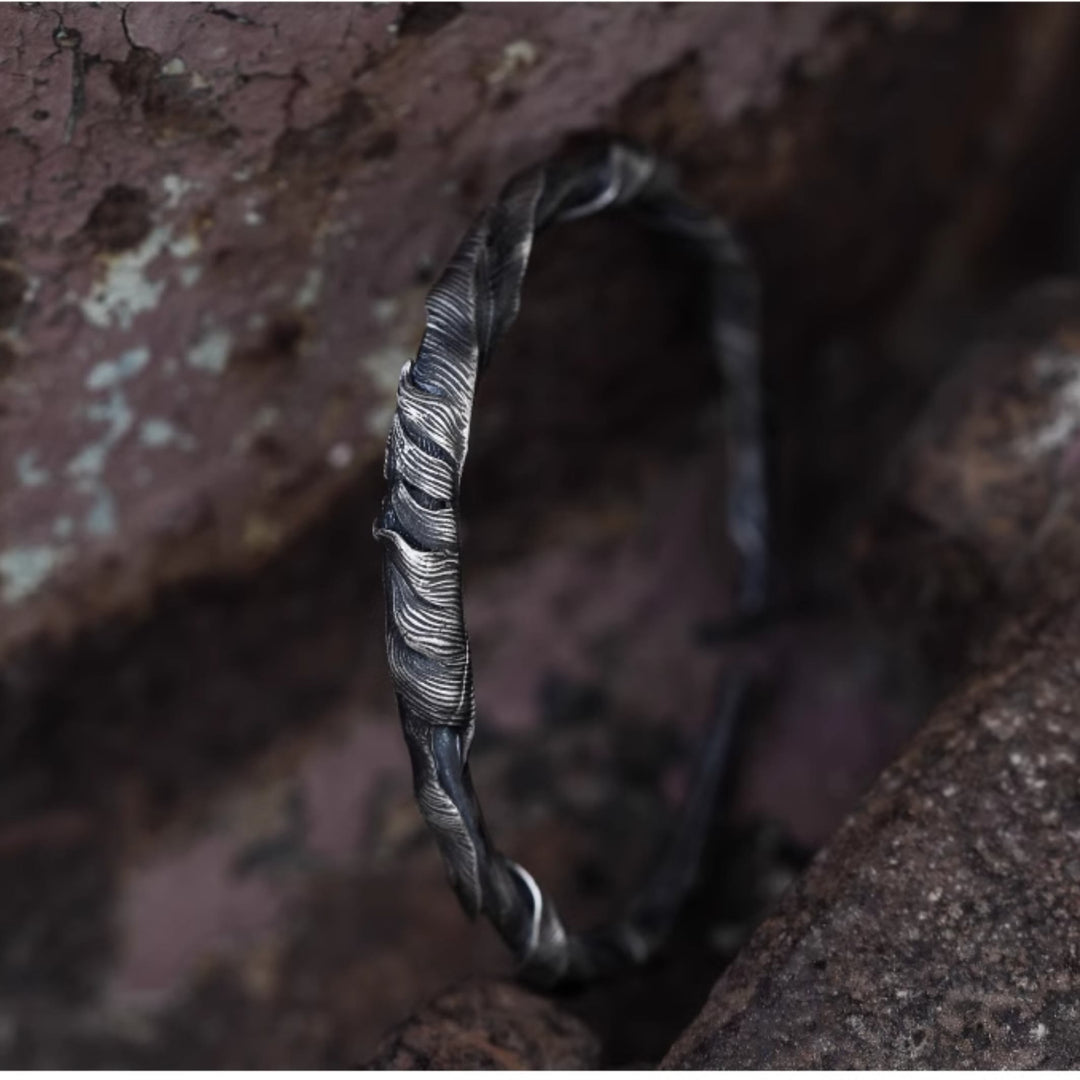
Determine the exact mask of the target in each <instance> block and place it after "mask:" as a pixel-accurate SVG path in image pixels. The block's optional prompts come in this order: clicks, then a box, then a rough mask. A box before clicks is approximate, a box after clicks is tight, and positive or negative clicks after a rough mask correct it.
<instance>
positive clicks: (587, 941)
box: [375, 141, 768, 985]
mask: <svg viewBox="0 0 1080 1080" xmlns="http://www.w3.org/2000/svg"><path fill="white" fill-rule="evenodd" d="M614 207H626V208H628V209H629V210H631V211H632V212H633V213H634V215H635V216H636V217H638V218H639V219H640V220H641V221H642V222H643V223H644V224H645V225H646V226H648V227H650V228H653V229H657V230H660V231H662V232H664V233H667V234H669V235H673V236H675V237H677V238H679V239H681V240H682V241H684V242H685V243H686V244H688V245H689V246H691V247H692V248H693V249H694V251H695V253H696V254H697V256H698V257H699V258H700V259H702V261H703V263H704V264H705V265H706V266H707V268H708V270H707V273H706V274H705V275H704V280H703V288H706V289H707V290H708V293H709V301H710V305H711V312H712V320H711V333H712V337H713V345H714V348H715V350H716V352H717V354H718V358H719V361H720V363H721V366H722V370H723V373H724V376H725V381H726V384H727V386H726V398H725V401H726V403H727V405H726V416H727V428H728V444H729V466H728V471H729V483H728V494H727V521H728V530H729V534H730V537H731V540H732V542H733V544H734V546H735V548H736V549H737V551H738V553H739V557H740V560H739V561H740V569H739V577H738V581H739V585H738V588H737V596H736V598H735V611H736V614H737V615H741V616H753V615H755V614H758V613H759V612H760V610H761V608H762V606H763V604H764V601H765V592H766V584H767V566H768V559H767V543H766V525H767V500H766V496H765V470H764V453H763V449H762V434H761V398H760V394H761V391H760V372H759V367H760V354H759V339H758V307H759V303H758V289H757V282H756V278H755V276H754V274H753V272H752V271H751V268H750V266H749V263H748V261H747V259H746V257H745V256H744V254H743V251H742V249H741V248H740V246H739V245H738V243H737V242H736V241H735V239H734V237H733V235H732V233H731V231H730V230H729V229H728V228H727V226H725V225H724V224H723V223H722V222H720V221H718V220H717V219H716V218H714V217H712V216H710V215H709V214H707V213H704V212H703V211H701V210H699V209H697V208H695V207H694V206H693V205H692V204H691V203H690V202H688V201H687V200H686V199H684V198H683V197H682V195H681V194H680V193H679V191H678V188H677V186H676V184H675V182H674V179H673V177H672V175H671V173H670V171H669V170H668V169H666V168H665V167H663V166H662V165H661V164H660V163H659V162H658V161H657V160H656V159H655V158H653V157H651V156H650V155H649V154H647V153H644V152H642V151H641V150H639V149H636V148H634V147H632V146H630V145H628V144H626V143H623V142H618V141H613V142H609V143H605V144H602V145H595V146H592V147H590V148H589V149H588V150H585V151H579V152H576V153H573V154H569V155H564V156H561V157H557V158H555V159H553V160H552V161H549V162H548V163H546V164H544V165H541V166H538V167H536V168H533V169H529V170H527V171H525V172H523V173H520V174H519V175H517V176H515V177H514V178H513V179H512V180H511V181H510V182H509V183H508V184H507V185H506V187H505V188H504V189H503V191H502V193H501V194H500V196H499V198H498V199H497V201H496V202H495V203H494V205H493V206H491V207H490V208H489V209H488V210H487V211H486V212H485V213H484V214H483V215H481V217H480V218H479V219H478V220H477V221H476V223H475V224H474V225H473V226H472V228H471V229H470V230H469V232H468V234H467V235H466V236H465V238H464V240H463V241H462V242H461V245H460V246H459V247H458V249H457V251H456V252H455V254H454V256H453V258H452V259H451V260H450V264H449V266H448V267H447V268H446V270H445V271H444V273H443V275H442V277H441V278H440V279H439V281H438V282H437V284H436V285H435V286H434V288H433V289H432V290H431V293H430V295H429V297H428V301H427V325H426V329H425V333H424V337H423V340H422V342H421V344H420V348H419V351H418V353H417V355H416V358H415V359H414V360H412V361H411V362H410V363H408V364H406V365H405V367H404V369H403V370H402V373H401V381H400V384H399V386H398V403H397V410H396V412H395V414H394V418H393V424H392V427H391V430H390V436H389V440H388V444H387V450H386V469H385V475H386V480H387V484H388V487H389V491H388V494H387V495H386V497H385V499H384V501H383V505H382V510H381V512H380V515H379V519H378V521H377V522H376V525H375V536H376V537H377V538H378V539H379V540H380V541H382V543H383V546H384V551H385V560H384V588H385V594H386V648H387V655H388V658H389V663H390V671H391V675H392V677H393V681H394V686H395V689H396V692H397V700H398V707H399V710H400V714H401V723H402V727H403V729H404V733H405V739H406V742H407V744H408V748H409V754H410V756H411V759H412V766H413V772H414V779H415V786H416V795H417V800H418V802H419V805H420V809H421V811H422V812H423V815H424V817H425V819H426V820H427V823H428V825H429V826H430V828H431V829H432V831H433V832H434V834H435V838H436V840H437V841H438V845H439V848H440V850H441V853H442V857H443V859H444V861H445V864H446V867H447V870H448V873H449V877H450V880H451V882H452V884H453V886H454V888H455V889H456V890H457V893H458V896H459V897H460V899H461V902H462V904H463V905H464V907H465V909H466V911H468V912H469V914H470V915H476V914H477V913H479V912H483V913H485V914H486V915H487V916H488V917H489V918H490V919H491V921H492V922H493V923H494V925H495V927H496V928H497V929H498V931H499V933H500V934H501V935H502V937H503V938H504V940H505V941H506V942H507V944H508V945H509V946H510V948H511V949H512V950H513V951H514V953H515V955H516V956H517V958H518V960H519V961H520V964H521V973H522V975H523V977H525V978H527V979H529V980H531V981H534V982H537V983H541V984H544V985H552V984H554V983H557V982H561V981H578V980H588V979H593V978H597V977H600V976H602V975H606V974H609V973H611V972H613V971H615V970H617V969H618V968H620V967H622V966H624V965H627V964H631V963H637V962H641V961H642V960H644V959H646V958H647V957H648V956H650V955H651V954H652V953H653V952H654V951H655V950H656V948H657V947H658V946H659V945H660V944H661V942H662V941H663V940H664V938H665V936H666V935H667V933H668V931H669V929H670V927H671V925H672V923H673V922H674V919H675V917H676V914H677V912H678V909H679V906H680V905H681V903H682V901H683V899H684V897H685V894H686V893H687V891H688V890H689V888H690V885H691V884H692V882H693V879H694V875H695V872H696V867H697V862H698V860H699V858H700V852H701V848H702V845H703V841H704V837H705V831H706V826H707V823H708V819H709V812H710V809H711V806H712V802H713V798H714V795H715V789H716V783H717V777H718V774H719V772H720V769H721V766H722V764H723V761H724V760H725V758H726V754H727V747H728V744H729V740H730V734H731V731H732V727H733V724H734V721H735V717H736V715H737V713H738V711H739V709H740V706H741V702H742V699H743V697H744V693H745V680H744V679H743V678H742V677H741V676H740V675H738V674H737V673H736V674H734V675H731V676H730V677H729V678H728V679H727V680H726V681H725V683H724V684H723V687H722V692H721V695H720V700H719V702H718V704H717V714H716V716H715V717H714V718H713V722H712V727H711V730H710V734H709V736H708V738H707V742H706V748H705V752H704V753H703V754H702V755H701V756H700V758H699V764H698V766H697V773H696V779H695V782H694V783H693V784H692V788H691V793H690V796H689V797H688V799H687V801H686V804H685V805H684V807H683V809H682V812H681V815H680V818H679V820H678V822H677V824H676V827H675V829H674V832H673V834H672V839H671V842H670V843H669V844H668V845H667V847H666V848H665V849H664V851H663V852H662V853H661V857H660V858H659V860H658V861H657V863H656V865H655V866H654V868H653V870H652V872H651V874H650V876H649V878H648V879H647V881H646V883H645V885H644V887H643V888H642V890H641V891H640V893H639V894H638V895H637V897H636V898H635V900H634V902H633V903H632V904H631V905H630V907H629V908H628V910H627V912H626V914H625V916H624V917H623V918H622V919H620V920H619V921H617V922H616V923H614V924H612V925H611V926H609V927H606V928H603V929H601V930H597V931H592V932H589V933H587V934H569V933H568V932H567V931H566V930H565V929H564V927H563V924H562V922H561V921H560V919H559V916H558V914H557V913H556V911H555V909H554V907H553V906H552V904H551V902H550V900H548V898H547V897H546V896H545V895H544V893H543V892H542V891H541V890H540V888H539V887H538V885H537V884H536V882H535V881H534V880H533V878H532V877H531V876H530V875H529V874H528V872H527V871H526V870H524V869H523V868H522V867H520V866H518V865H517V864H516V863H515V862H513V861H511V860H510V859H508V858H507V857H506V856H504V855H503V854H501V853H500V852H499V851H497V850H496V849H495V847H494V846H493V844H492V842H491V840H490V838H489V836H488V832H487V829H486V827H485V824H484V820H483V816H482V814H481V812H480V805H479V802H478V800H477V797H476V794H475V792H474V790H473V785H472V781H471V779H470V775H469V764H468V762H469V747H470V744H471V742H472V737H473V732H474V728H475V722H476V706H475V701H474V694H473V678H472V665H471V662H470V656H469V639H468V635H467V633H466V630H465V621H464V614H463V610H462V596H461V566H460V558H461V554H460V545H459V542H458V524H457V511H458V491H459V487H460V481H461V473H462V468H463V466H464V463H465V455H466V451H467V449H468V443H469V427H470V421H471V416H472V407H473V393H474V389H475V386H476V380H477V377H478V375H479V373H480V372H481V371H483V370H484V368H485V366H486V364H487V363H488V361H489V360H490V359H491V355H492V352H493V350H494V348H495V345H496V343H497V342H498V340H499V338H500V337H501V336H502V335H503V333H505V331H506V330H507V328H508V327H509V326H510V324H511V323H512V322H513V320H514V318H515V316H516V315H517V312H518V308H519V305H520V299H521V289H522V282H523V278H524V275H525V269H526V266H527V264H528V260H529V254H530V251H531V248H532V244H533V239H534V238H535V236H536V234H537V233H538V232H539V231H540V230H541V229H543V228H545V227H547V226H548V225H553V224H555V223H557V222H562V221H571V220H573V219H575V218H581V217H586V216H588V215H590V214H595V213H598V212H600V211H602V210H606V209H609V208H614Z"/></svg>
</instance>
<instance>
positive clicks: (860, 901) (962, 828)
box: [665, 283, 1080, 1069]
mask: <svg viewBox="0 0 1080 1080" xmlns="http://www.w3.org/2000/svg"><path fill="white" fill-rule="evenodd" d="M1078 319H1080V291H1078V287H1077V286H1076V285H1075V284H1068V283H1059V284H1057V285H1054V286H1050V287H1045V288H1041V289H1039V290H1037V291H1035V292H1033V293H1031V294H1029V295H1028V296H1027V297H1026V298H1025V299H1024V301H1023V302H1021V303H1019V304H1017V305H1016V306H1015V307H1014V308H1013V309H1012V310H1011V311H1010V312H1009V313H1008V314H1007V315H1006V316H1005V317H1003V318H1002V319H999V320H996V334H995V335H992V336H991V337H990V338H989V340H988V341H985V342H984V343H983V344H982V345H981V346H979V347H978V348H976V349H974V350H973V355H972V356H971V358H970V360H969V362H968V363H966V364H965V365H963V366H962V368H961V369H960V370H958V371H957V373H956V374H955V376H954V377H953V378H952V379H951V380H950V382H949V384H948V385H946V386H945V387H943V388H942V390H941V392H940V393H939V394H938V395H937V396H936V398H935V400H934V401H933V402H932V403H931V405H930V407H929V408H928V410H927V415H926V416H925V418H924V420H923V421H922V423H921V424H920V425H919V426H918V427H917V428H916V430H915V431H914V432H913V435H912V438H911V441H910V444H909V446H908V448H907V452H906V454H905V455H904V456H903V458H902V459H901V461H900V462H899V464H898V468H897V470H896V476H895V479H896V483H897V491H896V492H895V496H894V497H895V499H896V503H897V505H898V506H900V507H903V508H906V510H907V512H908V513H909V514H910V515H911V517H912V519H913V520H916V521H918V522H919V528H920V529H921V530H922V534H923V535H924V536H925V537H927V538H928V539H927V542H926V543H925V544H923V545H919V544H912V543H908V544H907V545H906V556H905V558H906V573H905V574H903V575H896V577H895V580H896V581H899V582H901V583H902V582H903V581H905V580H907V581H915V580H918V581H920V582H921V583H923V584H924V585H927V584H928V585H929V588H928V589H926V588H924V589H923V590H922V592H921V595H920V593H919V591H918V590H915V591H913V592H910V593H909V599H908V606H909V608H910V607H911V606H912V601H914V603H915V606H916V607H919V605H920V602H923V601H924V602H927V603H926V607H923V608H921V609H920V610H918V611H916V612H915V615H916V617H918V618H920V619H922V620H923V621H924V622H925V623H929V624H934V623H935V622H938V629H939V632H940V623H939V615H940V608H941V595H942V591H943V590H949V589H951V590H952V597H951V601H950V603H951V605H952V606H953V608H954V610H960V609H963V610H965V611H966V619H965V620H964V622H965V623H966V624H967V625H968V626H969V628H970V627H971V626H972V624H973V621H974V620H975V619H977V618H983V619H988V618H989V619H990V620H991V622H993V621H994V618H995V616H996V619H997V622H998V623H999V624H1000V622H1001V619H1002V617H1003V616H1002V612H1004V611H1011V612H1013V613H1014V614H1013V615H1012V616H1011V617H1010V618H1009V619H1008V620H1007V621H1006V623H1005V625H1004V626H1000V625H999V629H998V631H997V632H996V634H995V633H994V632H993V631H992V630H991V629H990V628H989V627H985V626H984V627H981V628H980V631H979V633H978V634H977V635H974V634H973V632H972V631H970V629H969V633H968V635H967V637H966V640H967V643H968V645H969V646H970V645H971V639H972V637H973V636H974V637H975V640H977V641H978V642H979V643H980V644H979V647H978V648H977V649H976V650H975V653H974V654H970V653H969V655H968V657H967V662H968V664H969V665H970V664H971V663H972V662H973V661H974V659H975V657H976V656H977V658H978V662H979V664H980V665H981V667H980V673H979V674H977V675H975V676H974V677H972V678H970V680H969V681H968V682H967V684H966V686H965V687H964V688H963V689H962V690H959V691H957V692H956V693H955V694H953V695H952V696H951V697H950V698H949V700H948V701H946V702H945V703H944V704H943V705H942V706H941V707H940V708H939V709H938V710H937V712H936V713H935V715H934V717H933V719H932V720H931V721H930V722H929V723H928V725H927V726H926V727H925V728H924V729H923V730H922V731H921V732H920V734H919V735H918V736H917V737H916V739H915V741H914V743H913V744H912V745H911V747H910V748H909V749H908V750H907V751H906V752H905V753H904V754H903V755H902V756H901V758H900V759H899V760H898V761H897V762H896V763H895V764H894V765H892V766H891V767H890V768H889V769H888V770H887V771H886V772H885V774H884V775H883V776H882V778H881V779H880V780H879V781H878V783H877V784H876V785H875V787H874V788H873V790H872V792H871V793H870V795H869V796H868V797H867V798H866V799H865V800H864V802H863V804H862V806H861V807H860V809H859V810H858V812H857V813H856V814H855V815H854V816H853V817H852V818H851V819H850V820H849V821H848V823H847V824H846V825H845V826H844V827H843V828H842V829H841V831H840V832H839V833H838V835H837V836H836V837H835V838H834V839H833V840H832V841H831V842H830V843H829V845H828V847H827V849H826V851H825V852H824V853H822V854H821V855H820V856H819V857H818V859H817V860H816V862H815V864H814V865H813V867H812V868H811V870H810V871H809V872H808V874H807V875H806V877H805V879H804V880H803V881H802V882H800V884H799V885H798V887H797V888H796V889H795V890H794V891H793V894H792V895H790V896H789V897H788V898H787V899H786V900H785V902H784V904H783V908H782V911H781V913H779V914H778V915H777V916H776V917H774V918H773V919H771V920H770V921H769V922H768V923H766V924H765V925H764V926H763V927H762V928H761V930H760V931H759V933H758V934H757V936H756V937H755V938H754V939H753V941H752V942H751V944H750V945H749V947H748V948H747V950H746V951H745V952H744V953H743V954H742V955H741V956H740V957H739V958H738V959H737V960H736V962H735V963H734V964H733V966H732V967H731V968H730V969H729V971H728V972H727V973H726V974H725V975H724V977H723V978H722V979H721V980H720V981H719V983H718V984H717V985H716V987H715V989H714V991H713V993H712V996H711V998H710V1000H709V1002H708V1004H707V1005H706V1007H705V1009H704V1010H703V1012H702V1013H701V1015H700V1016H699V1017H698V1019H697V1020H696V1021H695V1022H694V1024H693V1025H692V1026H691V1027H690V1029H689V1030H688V1031H687V1032H686V1033H684V1034H683V1036H682V1037H681V1038H680V1039H679V1040H678V1042H677V1043H676V1044H675V1046H674V1047H673V1049H672V1051H671V1052H670V1053H669V1055H668V1056H667V1058H666V1059H665V1065H667V1066H669V1067H673V1068H744V1069H782V1068H842V1069H900V1068H913V1067H921V1068H932V1069H958V1068H982V1069H999V1068H1042V1069H1074V1068H1077V1067H1078V1066H1080V782H1078V776H1080V772H1078V765H1080V714H1078V712H1077V702H1078V701H1080V663H1078V661H1077V657H1078V656H1080V609H1078V608H1077V607H1076V597H1077V586H1078V584H1080V564H1078V562H1077V556H1076V552H1077V546H1076V537H1077V535H1078V534H1077V529H1078V528H1080V503H1078V501H1077V497H1076V492H1077V491H1078V490H1080V488H1078V485H1077V480H1078V476H1077V469H1078V462H1080V457H1078V451H1080V408H1078V404H1077V399H1076V393H1075V387H1076V379H1077V372H1078V371H1080V366H1078V365H1080V336H1078V334H1077V321H1078ZM886 520H887V521H892V520H895V518H894V517H890V516H888V515H887V516H886ZM904 548H905V545H903V544H901V543H897V544H896V546H895V548H894V549H893V554H894V555H895V556H896V560H895V561H894V562H892V563H890V564H889V565H890V566H891V567H892V569H893V570H896V569H897V568H898V567H899V566H900V565H901V564H902V563H903V561H904V559H902V558H901V557H900V555H899V552H900V551H901V550H902V549H904ZM958 551H959V552H962V553H963V556H964V559H963V562H964V565H965V566H967V567H969V568H970V567H972V566H974V567H977V572H973V573H972V574H971V575H969V577H968V579H967V580H968V581H969V582H970V581H972V580H973V581H975V582H976V583H978V584H979V585H980V586H981V587H979V588H974V589H972V588H970V586H969V585H965V584H964V581H963V580H960V581H958V580H957V579H958V578H961V579H962V577H963V575H959V574H957V573H956V565H957V564H956V558H957V555H956V553H957V552H958ZM935 583H936V584H935ZM894 601H895V602H896V603H897V605H898V606H899V603H900V602H899V599H898V597H894ZM1016 612H1019V614H1015V613H1016ZM958 649H961V650H962V649H963V645H962V644H961V645H960V646H957V645H956V644H955V643H954V645H953V647H952V649H951V650H950V653H951V656H952V657H955V655H956V653H957V650H958Z"/></svg>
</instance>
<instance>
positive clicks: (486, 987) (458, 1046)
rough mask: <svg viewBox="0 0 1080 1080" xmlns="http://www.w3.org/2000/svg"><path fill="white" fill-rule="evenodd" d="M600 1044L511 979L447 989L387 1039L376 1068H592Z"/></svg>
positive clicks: (372, 1063) (576, 1022)
mask: <svg viewBox="0 0 1080 1080" xmlns="http://www.w3.org/2000/svg"><path fill="white" fill-rule="evenodd" d="M599 1061H600V1043H599V1040H597V1038H596V1036H595V1035H593V1034H592V1033H591V1032H590V1031H589V1029H588V1028H587V1027H585V1025H584V1024H583V1023H582V1022H581V1021H580V1020H577V1019H575V1018H574V1017H573V1016H570V1015H569V1014H567V1013H565V1012H563V1011H562V1010H561V1009H560V1008H559V1007H558V1006H557V1005H555V1004H554V1003H553V1002H552V1001H550V1000H548V999H546V998H542V997H538V996H537V995H536V994H531V993H529V992H528V991H526V990H523V989H522V988H521V987H520V986H516V985H514V984H512V983H496V982H492V983H470V984H468V985H466V986H463V987H461V988H459V989H455V990H450V991H447V993H445V994H443V995H441V996H440V997H439V998H438V999H436V1000H435V1001H433V1002H431V1003H430V1004H429V1005H427V1006H425V1007H424V1008H423V1009H421V1010H420V1012H418V1013H417V1014H416V1015H415V1016H414V1017H412V1018H411V1019H410V1020H408V1021H407V1022H406V1023H405V1024H403V1025H402V1026H401V1027H400V1028H398V1030H397V1031H394V1032H392V1033H391V1034H390V1035H388V1036H387V1038H386V1040H385V1041H384V1042H383V1044H382V1045H381V1046H380V1047H379V1050H378V1052H377V1053H376V1054H375V1057H374V1058H373V1059H372V1060H371V1061H370V1062H368V1068H373V1069H590V1068H595V1067H596V1066H597V1065H598V1064H599Z"/></svg>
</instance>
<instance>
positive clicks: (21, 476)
mask: <svg viewBox="0 0 1080 1080" xmlns="http://www.w3.org/2000/svg"><path fill="white" fill-rule="evenodd" d="M37 456H38V452H37V451H36V450H27V451H26V452H25V453H23V454H20V455H19V456H18V457H17V458H16V459H15V476H16V478H17V479H18V481H19V483H20V484H21V485H22V486H23V487H25V488H36V487H43V486H44V485H45V484H47V483H48V482H49V479H50V476H49V470H48V469H44V468H42V467H41V466H40V465H39V464H38V460H37Z"/></svg>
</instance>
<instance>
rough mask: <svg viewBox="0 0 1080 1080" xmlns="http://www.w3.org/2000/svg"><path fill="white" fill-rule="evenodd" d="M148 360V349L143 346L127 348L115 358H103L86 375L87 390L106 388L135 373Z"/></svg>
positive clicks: (144, 365)
mask: <svg viewBox="0 0 1080 1080" xmlns="http://www.w3.org/2000/svg"><path fill="white" fill-rule="evenodd" d="M149 362H150V350H149V349H147V348H146V347H145V346H139V347H137V348H134V349H128V350H127V351H126V352H123V353H121V354H120V356H119V357H118V358H117V359H116V360H103V361H102V362H101V363H100V364H97V365H95V366H94V367H93V368H92V369H91V371H90V374H89V375H87V376H86V388H87V390H107V389H108V388H109V387H112V386H115V385H116V384H117V383H121V382H124V381H125V380H127V379H130V378H131V377H132V376H133V375H137V374H138V373H139V372H140V371H142V369H143V368H144V367H146V365H147V364H148V363H149Z"/></svg>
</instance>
